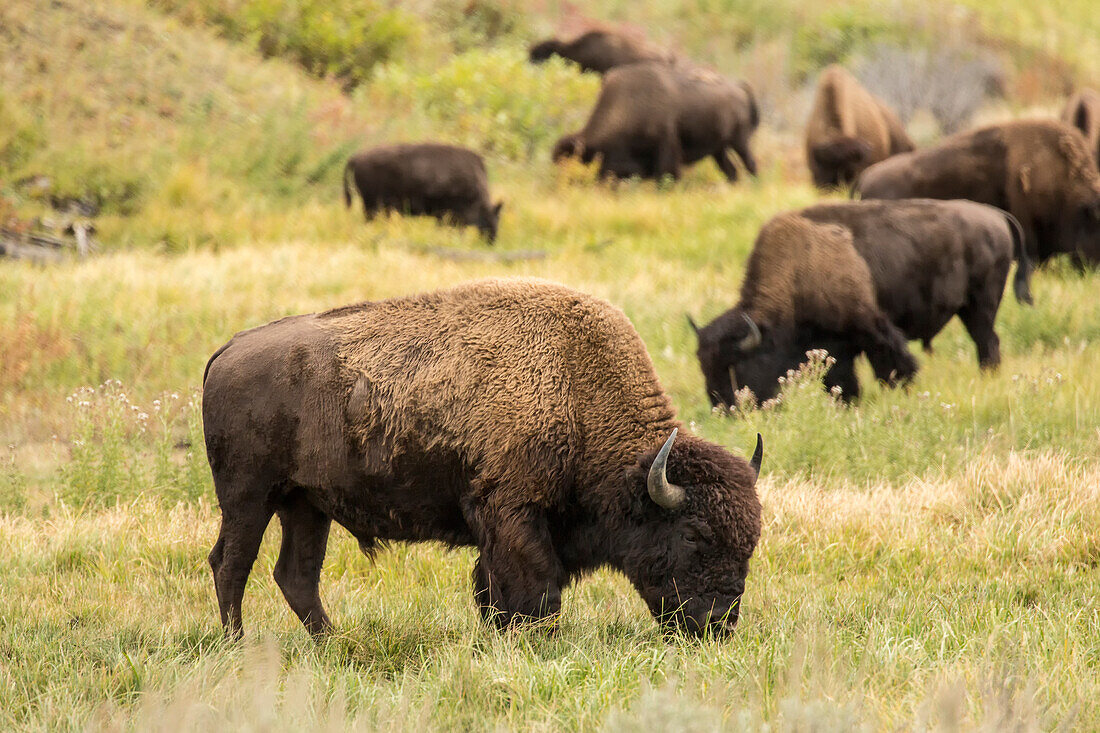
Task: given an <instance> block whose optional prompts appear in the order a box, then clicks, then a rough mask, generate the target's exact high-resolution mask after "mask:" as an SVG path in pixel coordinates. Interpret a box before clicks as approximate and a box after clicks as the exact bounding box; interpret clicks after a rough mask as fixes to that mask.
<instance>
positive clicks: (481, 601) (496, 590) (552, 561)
mask: <svg viewBox="0 0 1100 733" xmlns="http://www.w3.org/2000/svg"><path fill="white" fill-rule="evenodd" d="M467 521H468V522H469V523H470V526H471V528H472V529H473V530H474V534H475V536H476V537H477V540H478V548H479V549H480V551H481V556H480V557H479V558H478V560H477V564H476V565H475V566H474V600H475V601H476V602H477V605H478V609H479V610H480V611H481V615H482V616H483V617H484V618H485V620H486V621H488V622H490V623H492V624H494V625H495V626H497V627H498V628H503V627H506V626H509V625H512V624H516V623H524V622H529V621H535V620H539V619H544V618H547V617H549V616H554V615H556V614H557V613H558V611H559V610H560V609H561V586H562V584H563V582H564V577H565V572H564V570H563V569H562V565H561V561H560V560H559V559H558V556H557V553H556V552H555V551H554V547H553V544H552V542H551V538H550V531H549V529H548V528H547V526H546V518H545V515H544V514H543V513H542V510H541V509H540V508H539V507H536V506H534V505H532V504H521V505H504V506H492V505H489V504H482V505H480V506H477V507H476V508H473V509H472V510H471V511H470V512H468V517H467Z"/></svg>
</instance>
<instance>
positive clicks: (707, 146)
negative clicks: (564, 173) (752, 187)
mask: <svg viewBox="0 0 1100 733" xmlns="http://www.w3.org/2000/svg"><path fill="white" fill-rule="evenodd" d="M759 124H760V112H759V109H758V108H757V105H756V99H755V97H754V96H753V92H752V88H751V87H750V86H749V85H748V84H747V83H745V82H736V83H735V82H730V81H728V80H726V79H724V78H723V77H721V76H719V75H718V74H716V73H714V72H711V71H707V70H705V69H700V68H696V67H688V66H670V65H668V64H657V63H644V64H632V65H630V66H623V67H620V68H617V69H615V70H613V71H611V72H610V73H608V74H607V76H606V77H605V78H604V83H603V87H602V88H601V90H600V96H599V98H598V99H597V100H596V106H595V108H593V110H592V114H591V115H590V116H589V118H588V122H587V123H586V124H585V126H584V128H583V129H582V130H581V131H580V132H577V133H573V134H571V135H566V136H565V137H563V138H561V139H560V140H559V141H558V143H557V144H556V145H555V146H554V152H553V158H554V160H555V161H557V160H560V159H561V158H563V157H566V156H576V157H580V158H581V159H582V160H583V161H584V162H585V163H589V162H591V161H592V160H594V159H596V158H597V157H598V158H599V159H600V171H599V175H600V178H606V177H610V176H613V177H616V178H630V177H632V176H638V177H641V178H654V179H658V178H661V177H663V176H666V175H668V176H671V177H673V178H679V177H680V168H681V166H683V165H689V164H692V163H695V162H697V161H699V160H702V159H703V158H705V157H708V156H709V157H713V158H714V161H715V162H716V163H717V164H718V167H719V168H720V169H721V171H722V173H723V174H725V176H726V178H727V179H729V180H730V181H735V180H737V168H736V166H735V165H734V163H733V161H732V160H731V159H730V157H729V150H733V151H734V152H735V153H737V155H738V156H739V157H740V158H741V160H742V162H743V163H744V164H745V169H746V170H748V172H749V173H750V174H752V175H756V160H755V158H754V157H753V155H752V151H751V150H750V148H749V138H750V137H751V136H752V134H753V133H754V132H755V131H756V128H757V127H758V126H759Z"/></svg>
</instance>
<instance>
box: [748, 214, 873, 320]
mask: <svg viewBox="0 0 1100 733" xmlns="http://www.w3.org/2000/svg"><path fill="white" fill-rule="evenodd" d="M741 305H742V307H743V308H744V309H745V310H746V311H747V312H748V313H749V315H751V316H752V318H753V320H754V321H756V322H757V323H760V324H766V325H768V326H772V327H778V328H793V327H794V326H795V323H796V318H797V317H798V316H799V315H800V314H801V315H802V316H805V315H806V314H812V317H813V319H814V321H815V323H816V324H817V325H819V326H821V327H822V328H827V329H829V330H832V331H838V332H842V331H846V330H848V329H850V328H852V327H853V326H854V325H856V323H857V322H859V321H860V320H861V319H863V318H865V314H866V313H868V312H874V311H877V310H878V304H877V302H876V300H875V291H874V285H873V284H872V280H871V271H870V270H869V269H868V268H867V262H866V260H864V259H863V258H862V257H860V256H859V253H858V252H856V249H855V247H854V246H853V244H852V234H851V232H850V231H849V230H847V229H845V228H844V227H841V226H838V225H834V224H816V223H814V222H812V221H810V220H809V219H805V218H803V217H801V216H798V215H797V214H784V215H780V216H777V217H775V218H774V219H772V220H771V221H769V222H768V223H767V224H765V225H764V227H763V228H762V229H761V230H760V234H759V236H758V237H757V245H756V246H755V247H754V248H753V252H752V255H751V256H750V257H749V262H748V265H747V267H746V271H745V280H744V284H743V285H742V288H741Z"/></svg>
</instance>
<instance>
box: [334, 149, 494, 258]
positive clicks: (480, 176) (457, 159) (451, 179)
mask: <svg viewBox="0 0 1100 733" xmlns="http://www.w3.org/2000/svg"><path fill="white" fill-rule="evenodd" d="M352 178H354V179H355V186H356V188H357V189H359V195H360V197H362V199H363V213H364V214H365V215H366V217H367V219H368V220H369V219H371V218H372V217H373V216H374V215H375V214H376V213H378V212H380V211H396V212H398V213H402V214H412V215H427V216H434V217H436V218H437V219H440V220H450V221H452V222H453V223H456V224H458V225H462V226H474V227H477V228H478V230H479V231H480V232H481V233H482V235H483V236H484V237H485V238H486V239H487V240H488V241H489V243H490V244H492V243H493V241H494V240H495V239H496V236H497V228H498V227H499V225H500V209H501V206H503V204H502V203H500V202H497V203H496V204H493V203H492V202H491V201H490V200H489V174H488V173H487V172H486V171H485V161H483V160H482V159H481V156H480V155H478V154H477V153H475V152H474V151H472V150H467V149H465V148H459V147H455V146H453V145H440V144H437V143H421V144H416V145H410V144H403V145H384V146H380V147H377V148H372V149H370V150H366V151H364V152H361V153H358V154H356V155H354V156H352V157H351V159H350V160H348V163H347V166H346V167H345V168H344V203H345V204H346V205H347V206H351V186H350V179H352Z"/></svg>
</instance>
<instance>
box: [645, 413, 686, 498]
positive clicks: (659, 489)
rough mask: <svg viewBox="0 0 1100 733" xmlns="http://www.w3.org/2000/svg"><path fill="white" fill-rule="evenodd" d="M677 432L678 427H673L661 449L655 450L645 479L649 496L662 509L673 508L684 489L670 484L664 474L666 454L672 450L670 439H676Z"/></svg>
mask: <svg viewBox="0 0 1100 733" xmlns="http://www.w3.org/2000/svg"><path fill="white" fill-rule="evenodd" d="M678 432H679V428H673V429H672V435H670V436H668V440H666V441H665V444H664V445H663V446H661V450H659V451H657V457H656V458H654V459H653V465H652V466H650V467H649V479H648V480H647V481H646V485H647V486H648V487H649V498H650V499H653V502H654V503H655V504H657V506H659V507H662V508H664V509H675V508H677V507H678V506H680V504H682V503H683V501H684V490H683V489H682V488H680V487H679V486H677V485H676V484H670V483H669V482H668V476H666V475H665V466H666V465H667V464H668V454H669V451H671V450H672V441H674V440H676V433H678Z"/></svg>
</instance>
